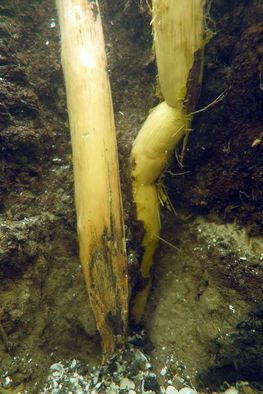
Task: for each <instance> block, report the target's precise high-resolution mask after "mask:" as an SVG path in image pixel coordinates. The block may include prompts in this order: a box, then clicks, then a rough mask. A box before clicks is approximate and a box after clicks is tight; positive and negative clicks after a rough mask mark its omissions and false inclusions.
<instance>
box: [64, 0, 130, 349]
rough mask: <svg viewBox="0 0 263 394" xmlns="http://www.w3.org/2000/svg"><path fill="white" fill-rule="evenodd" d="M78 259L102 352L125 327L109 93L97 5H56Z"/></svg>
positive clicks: (76, 0)
mask: <svg viewBox="0 0 263 394" xmlns="http://www.w3.org/2000/svg"><path fill="white" fill-rule="evenodd" d="M57 10H58V14H59V20H60V29H61V48H62V63H63V70H64V77H65V84H66V92H67V105H68V114H69V121H70V131H71V140H72V151H73V167H74V183H75V205H76V214H77V228H78V237H79V247H80V259H81V262H82V266H83V271H84V275H85V279H86V283H87V288H88V293H89V298H90V303H91V306H92V308H93V311H94V315H95V318H96V322H97V327H98V330H99V332H100V334H101V337H102V348H103V353H104V354H107V355H110V354H112V353H113V352H114V350H115V348H116V344H117V342H118V343H119V341H120V342H121V343H122V342H123V341H124V339H125V334H126V329H127V315H128V312H127V310H128V307H127V302H128V301H127V299H128V284H127V281H128V279H127V261H126V250H125V236H124V226H123V212H122V201H121V193H120V181H119V168H118V158H117V147H116V135H115V126H114V116H113V108H112V99H111V91H110V85H109V79H108V74H107V63H106V55H105V46H104V38H103V31H102V26H101V19H100V13H99V6H98V2H97V1H89V0H57Z"/></svg>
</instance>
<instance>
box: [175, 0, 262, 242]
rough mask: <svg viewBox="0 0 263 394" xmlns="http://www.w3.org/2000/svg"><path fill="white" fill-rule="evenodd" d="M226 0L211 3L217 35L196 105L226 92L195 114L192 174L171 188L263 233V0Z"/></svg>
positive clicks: (205, 209) (186, 201)
mask: <svg viewBox="0 0 263 394" xmlns="http://www.w3.org/2000/svg"><path fill="white" fill-rule="evenodd" d="M217 3H219V4H218V5H216V4H217ZM224 3H227V2H222V1H221V2H216V3H215V5H214V6H213V2H212V8H211V16H212V18H213V17H214V18H215V20H216V27H215V28H214V30H215V33H216V34H215V35H214V37H213V38H212V39H211V40H210V42H209V43H208V45H207V47H206V54H205V70H204V81H203V86H202V94H201V97H200V100H199V103H198V106H197V107H198V109H202V108H205V107H206V106H207V105H209V104H211V103H212V102H213V101H214V100H215V99H217V98H218V97H219V96H220V95H221V94H222V93H224V96H223V98H222V100H221V101H220V102H218V103H217V104H214V105H212V106H211V107H210V108H208V109H207V110H205V111H204V112H202V113H200V114H198V115H196V117H195V120H194V122H193V132H192V133H191V134H190V139H189V145H188V151H187V154H186V157H185V165H184V169H183V171H189V173H188V174H187V175H185V176H183V177H174V178H173V179H172V180H171V184H172V186H171V193H172V194H173V199H174V201H176V202H180V204H182V205H183V206H184V207H186V206H187V207H189V208H190V209H191V210H193V211H194V212H197V213H205V214H206V213H216V214H217V215H220V216H221V217H222V218H223V219H224V220H226V221H233V220H235V221H237V223H240V224H242V225H246V226H247V227H248V229H249V231H250V234H251V235H262V234H263V213H262V204H263V161H262V152H263V143H261V141H262V137H263V135H262V130H263V129H262V124H263V111H262V107H263V88H262V81H261V73H262V67H263V66H262V65H263V58H262V55H263V53H262V43H263V25H262V15H263V4H262V2H252V1H231V2H229V3H228V5H227V6H226V5H225V6H224V7H223V4H224ZM220 4H221V7H220ZM221 13H223V14H221ZM218 14H219V15H220V17H217V15H218ZM174 171H175V172H179V171H178V166H176V165H175V169H174ZM183 171H182V170H181V171H180V172H183Z"/></svg>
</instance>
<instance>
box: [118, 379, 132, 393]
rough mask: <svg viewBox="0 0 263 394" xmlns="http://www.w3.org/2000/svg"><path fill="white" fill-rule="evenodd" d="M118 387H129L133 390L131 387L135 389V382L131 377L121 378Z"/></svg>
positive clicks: (128, 388) (127, 388)
mask: <svg viewBox="0 0 263 394" xmlns="http://www.w3.org/2000/svg"><path fill="white" fill-rule="evenodd" d="M120 389H121V390H130V389H131V390H133V389H135V383H134V382H133V381H132V380H131V379H128V378H123V379H122V380H121V381H120Z"/></svg>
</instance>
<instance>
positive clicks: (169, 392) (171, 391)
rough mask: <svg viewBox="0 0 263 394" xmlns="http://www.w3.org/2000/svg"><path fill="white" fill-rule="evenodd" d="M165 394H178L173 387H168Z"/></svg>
mask: <svg viewBox="0 0 263 394" xmlns="http://www.w3.org/2000/svg"><path fill="white" fill-rule="evenodd" d="M165 394H178V390H176V388H175V387H174V386H168V387H167V388H166V390H165Z"/></svg>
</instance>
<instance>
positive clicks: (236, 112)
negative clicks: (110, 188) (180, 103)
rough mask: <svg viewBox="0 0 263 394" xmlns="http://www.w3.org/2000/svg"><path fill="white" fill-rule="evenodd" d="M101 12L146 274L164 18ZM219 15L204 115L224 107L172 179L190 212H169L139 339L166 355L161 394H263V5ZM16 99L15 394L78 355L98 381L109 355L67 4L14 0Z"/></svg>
mask: <svg viewBox="0 0 263 394" xmlns="http://www.w3.org/2000/svg"><path fill="white" fill-rule="evenodd" d="M100 6H101V11H102V17H103V27H104V32H105V44H106V52H107V57H108V71H109V75H110V79H111V84H112V95H113V102H114V111H115V121H116V128H117V138H118V147H119V161H120V171H121V183H122V190H123V199H124V211H125V221H126V238H127V252H128V260H129V273H130V278H131V282H132V281H135V280H136V274H137V272H138V267H139V259H140V256H141V253H142V250H141V247H140V240H141V239H142V236H143V231H142V229H141V226H140V224H139V223H138V222H136V220H135V209H134V206H133V202H132V195H131V181H130V161H129V153H130V149H131V145H132V141H133V140H134V138H135V136H136V135H137V133H138V131H139V129H140V126H141V125H142V123H143V121H144V120H145V118H146V117H147V114H148V111H149V110H150V109H151V108H152V107H154V106H155V105H156V104H157V103H158V98H157V97H156V95H155V89H156V67H155V60H154V56H153V52H152V34H151V29H150V27H149V24H150V13H149V8H148V2H147V1H144V0H136V1H130V0H116V1H106V0H105V1H101V2H100ZM209 15H210V16H209V18H208V24H209V26H210V28H211V29H212V30H213V31H214V35H213V37H212V38H211V40H210V41H209V43H208V44H207V47H206V54H205V67H204V78H203V87H202V91H201V95H200V99H199V102H198V104H197V109H204V108H205V107H207V106H208V108H207V109H206V110H204V111H203V112H200V113H198V114H197V115H196V116H195V118H194V121H193V124H192V128H193V130H192V132H191V133H190V135H189V139H188V144H187V149H186V153H185V157H184V164H183V168H181V167H180V165H179V163H178V160H176V159H175V158H174V160H172V162H171V165H170V167H169V170H168V171H167V172H166V174H165V176H164V178H163V180H162V182H163V183H164V185H165V188H166V190H167V193H168V195H169V198H170V200H171V202H172V204H173V205H174V208H175V211H176V215H174V213H172V212H170V211H169V210H167V209H163V211H162V239H164V242H160V247H159V249H158V251H157V252H156V256H155V268H154V281H153V289H152V292H151V295H150V299H149V303H148V307H147V310H146V313H145V318H144V322H143V325H144V327H145V328H146V330H147V335H146V336H144V337H143V339H142V338H141V337H140V336H139V337H138V338H139V339H138V340H137V341H136V340H135V343H133V346H136V347H137V348H139V349H140V351H142V352H144V353H146V354H147V357H148V358H149V360H150V362H151V365H152V367H151V368H152V370H153V371H154V372H155V373H156V376H157V378H158V381H159V383H158V384H156V385H155V387H157V388H156V389H155V391H154V392H156V393H157V392H158V390H159V388H158V387H160V385H161V386H162V385H164V386H165V385H168V384H173V385H174V386H175V387H177V388H178V389H180V388H181V387H182V385H186V386H189V385H192V386H195V387H196V388H198V389H199V390H201V391H202V392H205V391H207V392H209V393H211V392H212V391H213V390H219V389H220V388H221V390H222V391H223V390H224V389H226V388H227V387H228V384H227V383H226V382H229V383H230V384H232V385H233V386H234V385H236V387H237V389H238V390H239V392H240V393H242V394H251V393H260V392H262V391H263V380H262V376H263V358H262V354H263V341H262V333H263V295H262V284H263V242H262V233H263V214H262V212H263V210H262V208H263V201H262V195H263V190H262V182H263V161H262V149H263V128H262V124H263V122H262V120H263V119H262V117H263V112H262V104H263V87H262V84H263V82H262V80H263V75H262V72H263V60H262V55H263V51H262V48H263V25H262V17H263V5H262V4H261V1H257V0H254V1H253V0H243V1H238V0H231V1H229V0H214V1H212V2H211V7H210V12H209ZM222 93H223V96H222V97H221V99H220V100H219V101H218V102H214V100H216V99H217V98H218V97H219V96H220V95H221V94H222ZM0 98H1V100H0V184H1V187H0V300H1V302H0V382H1V384H0V393H7V392H10V393H11V392H18V390H19V391H21V392H26V390H27V392H28V393H40V392H41V387H42V386H43V383H44V381H45V380H46V377H47V376H48V375H49V372H50V371H49V368H50V365H56V368H58V366H57V364H58V363H59V362H61V363H64V364H65V365H68V368H70V365H72V364H71V363H72V362H73V361H72V360H78V362H79V363H80V364H76V365H81V366H83V365H84V364H85V363H86V364H87V363H88V364H89V368H90V370H89V371H93V372H90V373H92V374H93V375H92V377H94V376H95V375H96V373H97V372H96V373H95V372H94V371H97V370H96V369H92V368H93V366H94V365H95V366H96V365H98V364H99V362H100V342H99V337H98V334H97V331H96V325H95V321H94V317H93V314H92V310H91V308H90V305H89V302H88V297H87V294H86V289H85V284H84V279H83V276H82V272H81V266H80V262H79V258H78V244H77V236H76V230H75V228H76V220H75V211H74V201H73V176H72V164H71V146H70V133H69V128H68V119H67V109H66V95H65V90H64V83H63V74H62V67H61V63H60V49H59V26H58V20H57V15H56V9H55V2H54V1H53V0H45V1H44V0H39V1H35V2H28V1H26V0H20V1H18V0H14V1H11V0H2V1H1V3H0ZM210 104H211V105H210ZM177 157H178V155H177ZM165 241H168V242H169V245H168V244H167V243H165ZM171 245H173V246H174V247H172V246H171ZM133 329H135V328H134V327H133V328H132V330H133ZM141 357H143V356H141ZM73 364H74V362H73ZM74 365H75V364H74ZM54 368H55V367H54ZM59 368H60V367H59ZM79 368H80V367H79ZM94 368H95V367H94ZM114 368H115V367H114ZM84 370H85V368H84ZM68 371H69V369H68ZM113 372H114V371H108V370H107V373H113ZM115 372H116V371H115ZM86 373H88V369H87V368H86ZM137 374H138V371H137ZM105 376H106V375H105ZM131 376H133V375H131ZM124 377H125V376H124ZM7 378H8V379H11V380H10V381H8V379H7ZM71 378H73V376H71ZM8 382H9V383H8ZM169 382H170V383H169ZM246 382H247V383H246ZM4 384H5V387H4ZM94 384H95V385H96V384H97V381H96V383H94ZM21 385H22V386H21ZM16 388H17V389H16ZM116 390H117V389H116ZM50 392H52V391H50ZM54 392H55V391H54ZM62 392H63V390H62V391H61V393H62ZM102 392H103V391H102ZM116 392H118V391H116ZM159 392H160V390H159Z"/></svg>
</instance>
